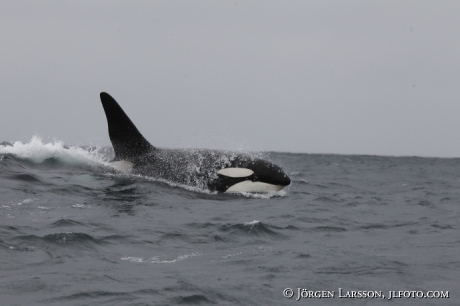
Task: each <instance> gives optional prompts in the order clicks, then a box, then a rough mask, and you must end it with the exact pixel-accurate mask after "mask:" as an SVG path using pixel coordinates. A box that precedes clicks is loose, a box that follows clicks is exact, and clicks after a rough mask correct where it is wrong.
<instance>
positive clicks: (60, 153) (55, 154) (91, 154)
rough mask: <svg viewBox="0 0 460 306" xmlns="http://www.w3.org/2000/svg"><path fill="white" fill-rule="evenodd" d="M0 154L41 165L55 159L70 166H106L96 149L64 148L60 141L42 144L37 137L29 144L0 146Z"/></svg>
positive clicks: (104, 159)
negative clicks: (47, 160) (10, 155)
mask: <svg viewBox="0 0 460 306" xmlns="http://www.w3.org/2000/svg"><path fill="white" fill-rule="evenodd" d="M0 154H13V155H15V156H17V157H19V158H25V159H29V160H31V161H33V162H36V163H42V162H43V161H45V160H46V159H49V158H56V159H59V160H60V161H63V162H65V163H70V164H94V163H96V164H102V165H108V160H107V157H106V156H105V155H104V154H103V153H102V152H100V150H99V148H97V149H88V150H85V149H83V148H81V147H78V146H68V147H66V146H65V145H64V143H63V142H62V141H59V140H55V141H53V142H49V143H44V142H43V141H42V139H41V138H40V137H39V136H33V137H32V139H31V140H30V141H29V142H26V143H23V142H21V141H16V142H14V143H13V144H12V146H4V145H0Z"/></svg>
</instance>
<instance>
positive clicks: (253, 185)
mask: <svg viewBox="0 0 460 306" xmlns="http://www.w3.org/2000/svg"><path fill="white" fill-rule="evenodd" d="M217 175H218V179H217V180H216V186H215V189H216V190H217V191H221V192H257V193H259V192H276V191H280V190H281V189H283V188H284V187H286V186H288V185H289V184H291V179H290V178H289V176H287V174H286V173H284V171H283V170H282V169H281V168H280V167H279V166H277V165H275V164H274V163H272V162H269V161H265V160H262V159H255V160H250V161H241V160H236V161H234V162H233V163H232V164H231V165H229V166H228V167H226V168H222V169H220V170H219V171H217Z"/></svg>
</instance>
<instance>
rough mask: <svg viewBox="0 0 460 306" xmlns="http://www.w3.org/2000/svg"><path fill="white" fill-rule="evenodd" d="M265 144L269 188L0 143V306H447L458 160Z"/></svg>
mask: <svg viewBox="0 0 460 306" xmlns="http://www.w3.org/2000/svg"><path fill="white" fill-rule="evenodd" d="M263 154H264V155H265V157H266V158H267V159H269V160H272V161H274V162H275V163H277V164H278V165H280V166H281V167H282V168H283V169H284V170H285V171H286V173H288V174H289V175H290V177H291V179H292V184H291V185H290V186H288V187H287V188H285V189H284V190H282V191H280V192H278V193H276V194H262V195H261V194H259V195H257V194H256V195H251V194H217V193H211V192H208V191H206V190H200V189H196V188H190V187H187V186H178V185H174V184H171V183H169V182H167V181H158V180H153V179H151V178H148V177H140V176H134V175H123V174H120V173H118V172H116V171H114V170H113V169H112V168H111V167H110V165H109V163H108V162H109V161H110V159H111V158H112V157H113V151H112V148H94V147H77V146H64V145H63V144H62V143H60V142H53V143H44V142H42V140H40V139H39V138H36V137H35V138H33V139H32V140H31V141H30V142H28V143H20V142H15V143H13V145H12V146H11V145H8V144H6V143H4V144H3V145H0V304H1V305H460V235H459V229H460V225H459V219H460V159H458V158H452V159H445V158H420V157H386V156H385V157H383V156H359V155H353V156H349V155H318V154H291V153H273V152H271V153H263ZM290 289H291V290H292V291H290ZM299 293H300V297H299ZM285 295H288V296H290V295H292V297H291V298H287V297H285ZM358 295H359V296H358ZM390 297H391V299H389V298H390Z"/></svg>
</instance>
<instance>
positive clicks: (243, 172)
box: [217, 168, 254, 177]
mask: <svg viewBox="0 0 460 306" xmlns="http://www.w3.org/2000/svg"><path fill="white" fill-rule="evenodd" d="M217 173H219V174H221V175H225V176H229V177H247V176H250V175H252V174H253V173H254V171H252V170H250V169H246V168H224V169H220V170H219V171H217Z"/></svg>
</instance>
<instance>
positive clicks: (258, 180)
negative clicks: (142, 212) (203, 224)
mask: <svg viewBox="0 0 460 306" xmlns="http://www.w3.org/2000/svg"><path fill="white" fill-rule="evenodd" d="M100 98H101V102H102V106H103V108H104V111H105V115H106V117H107V125H108V132H109V138H110V141H111V142H112V146H113V149H114V152H115V158H114V159H113V161H112V165H113V166H114V167H115V168H117V169H118V170H120V171H122V172H125V173H133V174H139V175H143V176H148V177H153V178H157V179H163V180H166V181H169V182H172V183H178V184H183V185H187V186H192V187H198V188H201V189H208V190H210V191H217V192H251V193H265V192H276V191H280V190H281V189H283V188H284V187H286V186H288V185H289V184H290V183H291V180H290V178H289V176H287V175H286V173H284V171H283V170H282V169H281V168H280V167H279V166H277V165H276V164H274V163H272V162H270V161H267V160H263V159H260V158H255V157H253V156H251V155H249V154H244V153H237V152H227V151H219V150H208V149H160V148H156V147H154V146H153V145H151V144H150V143H149V142H148V141H147V140H146V139H145V138H144V136H142V134H141V133H140V132H139V130H138V129H137V128H136V126H135V125H134V123H133V122H132V121H131V119H129V117H128V116H127V115H126V113H125V112H124V111H123V109H122V108H121V107H120V105H119V104H118V103H117V101H115V99H114V98H112V97H111V96H110V95H109V94H108V93H105V92H101V94H100Z"/></svg>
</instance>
